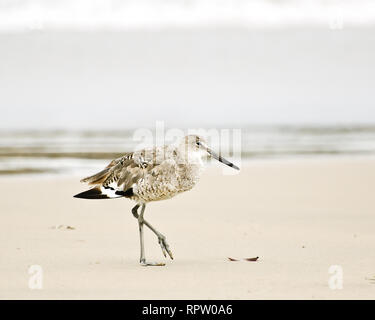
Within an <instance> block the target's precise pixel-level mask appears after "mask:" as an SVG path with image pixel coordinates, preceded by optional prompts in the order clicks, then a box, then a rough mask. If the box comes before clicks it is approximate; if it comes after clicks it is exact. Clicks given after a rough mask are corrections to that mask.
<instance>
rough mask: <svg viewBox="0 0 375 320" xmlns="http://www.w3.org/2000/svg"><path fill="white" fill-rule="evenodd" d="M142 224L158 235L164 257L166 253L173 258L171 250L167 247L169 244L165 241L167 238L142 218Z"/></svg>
mask: <svg viewBox="0 0 375 320" xmlns="http://www.w3.org/2000/svg"><path fill="white" fill-rule="evenodd" d="M144 224H145V225H146V226H147V227H148V228H149V229H150V230H151V231H152V232H153V233H155V235H156V236H157V237H158V240H159V244H160V247H161V250H162V251H163V255H164V257H167V253H168V255H169V257H170V258H171V259H172V260H173V254H172V251H171V250H170V249H169V245H168V242H167V239H166V238H165V236H164V235H162V234H161V233H160V232H159V231H158V230H156V229H155V228H154V227H153V226H152V225H151V224H150V223H148V222H147V221H146V220H144Z"/></svg>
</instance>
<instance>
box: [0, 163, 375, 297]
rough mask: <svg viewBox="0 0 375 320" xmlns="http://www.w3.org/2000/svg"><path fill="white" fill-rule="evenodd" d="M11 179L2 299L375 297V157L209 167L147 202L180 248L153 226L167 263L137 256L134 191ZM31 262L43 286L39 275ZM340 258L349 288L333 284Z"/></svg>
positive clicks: (151, 240)
mask: <svg viewBox="0 0 375 320" xmlns="http://www.w3.org/2000/svg"><path fill="white" fill-rule="evenodd" d="M0 180H1V184H0V194H1V200H0V203H1V207H0V210H1V214H0V224H1V228H2V230H1V233H0V270H1V273H0V298H1V299H349V298H350V299H374V298H375V233H374V225H375V197H374V190H375V158H355V159H354V158H353V159H351V158H330V159H315V160H277V161H276V160H272V161H254V162H249V163H248V164H246V165H244V166H243V168H242V170H241V172H240V174H239V175H234V176H227V175H223V174H222V172H221V167H220V165H218V166H217V167H216V168H210V169H208V170H207V171H206V172H205V173H204V175H203V176H202V179H201V181H200V183H199V184H198V185H197V186H196V187H195V188H194V189H193V190H192V191H190V192H188V193H185V194H182V195H179V196H177V197H176V198H174V199H172V200H168V201H162V202H158V203H152V204H149V205H148V207H147V208H146V215H145V217H146V219H147V220H148V221H149V222H150V223H151V224H153V225H154V226H155V227H156V228H157V229H158V230H160V231H161V232H162V233H164V234H165V235H166V236H167V239H168V242H169V244H170V246H171V249H172V251H173V253H174V256H175V260H173V261H170V260H166V259H164V257H163V256H162V252H161V250H160V247H159V246H158V243H157V241H156V238H155V237H154V235H153V234H152V233H151V232H149V230H146V256H147V258H148V259H149V260H154V261H159V260H160V261H165V262H166V266H165V267H141V266H139V265H138V259H139V238H138V228H137V222H136V220H135V219H134V218H133V216H132V215H131V212H130V210H131V208H132V206H133V203H132V202H131V201H129V200H126V199H116V200H101V201H84V200H80V199H74V198H73V197H72V196H73V195H74V194H76V193H78V192H80V191H83V190H84V188H85V186H84V185H81V184H80V183H79V178H78V177H75V178H73V177H72V178H62V177H58V178H52V177H49V178H40V179H39V178H38V179H37V178H31V177H23V178H20V177H19V178H17V177H14V178H9V177H1V178H0ZM60 225H64V226H70V227H71V228H72V229H64V228H56V226H60ZM257 256H259V259H258V261H256V262H248V261H244V260H240V261H236V262H231V261H229V260H228V257H231V258H235V259H243V258H251V257H257ZM31 265H39V266H41V268H42V270H43V288H42V289H41V290H38V289H34V290H31V289H30V288H29V287H28V282H29V278H30V276H31V275H30V274H28V268H29V267H30V266H31ZM332 265H334V266H335V265H336V266H340V268H342V271H343V288H342V289H336V290H332V289H330V287H329V285H328V281H329V279H330V277H331V276H332V275H331V274H330V273H329V268H330V266H332Z"/></svg>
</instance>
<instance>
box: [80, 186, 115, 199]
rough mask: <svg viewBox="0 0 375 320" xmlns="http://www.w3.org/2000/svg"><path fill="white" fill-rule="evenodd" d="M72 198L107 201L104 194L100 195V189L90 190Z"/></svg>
mask: <svg viewBox="0 0 375 320" xmlns="http://www.w3.org/2000/svg"><path fill="white" fill-rule="evenodd" d="M74 198H80V199H109V197H108V196H107V195H106V194H103V193H102V190H101V188H92V189H90V190H87V191H84V192H81V193H78V194H76V195H75V196H74Z"/></svg>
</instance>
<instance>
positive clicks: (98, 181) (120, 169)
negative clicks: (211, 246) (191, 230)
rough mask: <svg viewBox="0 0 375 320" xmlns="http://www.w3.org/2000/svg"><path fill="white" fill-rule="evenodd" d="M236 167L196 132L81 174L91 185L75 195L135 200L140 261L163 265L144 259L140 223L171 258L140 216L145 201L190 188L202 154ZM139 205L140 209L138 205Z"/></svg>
mask: <svg viewBox="0 0 375 320" xmlns="http://www.w3.org/2000/svg"><path fill="white" fill-rule="evenodd" d="M207 156H208V157H213V158H215V159H217V160H218V161H220V162H222V163H224V164H226V165H228V166H230V167H232V168H234V169H237V170H239V168H238V167H237V166H236V165H234V164H233V163H231V162H229V161H228V160H226V159H224V158H223V157H221V156H220V155H218V154H216V153H215V152H213V151H212V150H211V149H210V148H209V147H208V146H207V144H206V142H205V140H204V139H203V138H201V137H199V136H196V135H188V136H186V137H184V138H183V139H182V140H181V142H180V143H179V144H178V145H165V146H161V147H154V148H153V149H149V150H147V149H145V150H140V151H135V152H130V153H126V154H124V156H122V157H120V158H117V159H115V160H112V161H111V163H110V164H109V165H108V166H107V167H106V168H105V169H104V170H102V171H100V172H99V173H97V174H95V175H93V176H90V177H87V178H84V179H82V180H81V182H84V183H88V184H89V185H91V186H93V187H92V188H91V189H89V190H87V191H84V192H81V193H79V194H76V195H75V196H74V197H75V198H83V199H112V198H120V197H125V198H129V199H131V200H134V201H135V202H136V205H135V207H133V209H132V210H131V211H132V214H133V216H134V217H135V218H136V219H137V220H138V226H139V236H140V250H141V252H140V264H141V265H143V266H163V265H165V263H152V262H148V261H146V257H145V249H144V238H143V226H144V225H145V226H146V227H148V228H149V229H150V230H151V231H152V232H153V233H154V234H155V235H156V236H157V238H158V241H159V245H160V247H161V249H162V252H163V254H164V257H167V254H168V256H169V257H170V258H171V259H173V255H172V251H171V250H170V248H169V245H168V243H167V240H166V238H165V236H164V235H163V234H161V233H160V232H159V231H157V230H156V229H155V228H154V227H153V226H152V225H151V224H150V223H149V222H148V221H146V220H145V219H144V213H145V208H146V204H147V203H149V202H151V201H159V200H165V199H170V198H172V197H174V196H176V195H177V194H179V193H182V192H185V191H188V190H190V189H191V188H193V187H194V186H195V185H196V183H197V182H198V180H199V177H200V175H201V173H202V171H203V168H204V161H203V160H204V159H205V157H207ZM139 208H140V212H138V209H139Z"/></svg>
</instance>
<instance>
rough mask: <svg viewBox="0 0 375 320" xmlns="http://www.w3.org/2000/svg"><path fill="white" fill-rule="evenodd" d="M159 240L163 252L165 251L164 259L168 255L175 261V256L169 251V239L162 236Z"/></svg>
mask: <svg viewBox="0 0 375 320" xmlns="http://www.w3.org/2000/svg"><path fill="white" fill-rule="evenodd" d="M158 239H159V244H160V247H161V250H162V251H163V255H164V257H167V253H168V255H169V257H170V258H171V259H172V260H173V254H172V251H171V250H170V249H169V245H168V242H167V239H166V238H165V237H164V236H160V237H158Z"/></svg>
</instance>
